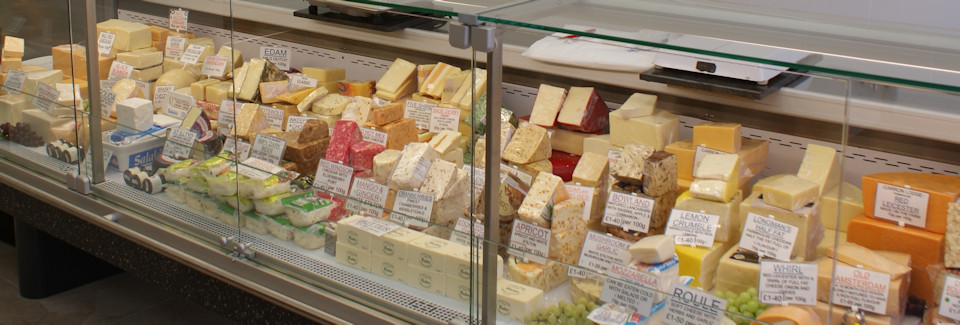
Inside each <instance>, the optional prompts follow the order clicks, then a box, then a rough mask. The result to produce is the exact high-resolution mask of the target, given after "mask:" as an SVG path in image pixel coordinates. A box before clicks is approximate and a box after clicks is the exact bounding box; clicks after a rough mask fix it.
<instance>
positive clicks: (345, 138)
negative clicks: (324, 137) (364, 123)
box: [324, 120, 363, 165]
mask: <svg viewBox="0 0 960 325" xmlns="http://www.w3.org/2000/svg"><path fill="white" fill-rule="evenodd" d="M360 141H363V136H362V135H361V134H360V127H359V126H357V122H354V121H347V120H339V121H337V122H336V124H335V125H334V128H333V134H331V135H330V146H329V147H328V148H327V154H326V156H325V157H324V159H326V160H329V161H333V162H339V163H341V164H346V165H350V148H351V147H353V145H354V144H356V143H358V142H360Z"/></svg>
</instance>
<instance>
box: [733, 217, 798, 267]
mask: <svg viewBox="0 0 960 325" xmlns="http://www.w3.org/2000/svg"><path fill="white" fill-rule="evenodd" d="M798 233H799V228H797V227H795V226H792V225H789V224H786V223H783V222H779V221H776V220H774V219H773V218H767V217H764V216H761V215H758V214H756V213H748V214H747V222H746V223H745V224H744V225H743V234H742V235H740V247H741V248H745V249H748V250H751V251H754V252H757V254H759V255H760V256H761V257H764V256H766V257H772V258H774V259H776V260H780V261H785V262H788V261H790V253H791V252H792V251H793V244H794V242H796V240H797V234H798Z"/></svg>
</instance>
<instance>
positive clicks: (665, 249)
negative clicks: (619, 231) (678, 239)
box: [630, 235, 675, 264]
mask: <svg viewBox="0 0 960 325" xmlns="http://www.w3.org/2000/svg"><path fill="white" fill-rule="evenodd" d="M673 242H674V239H673V236H668V235H655V236H648V237H645V238H643V239H641V240H638V241H637V242H636V243H633V245H630V256H631V257H632V258H633V261H637V262H640V263H645V264H659V263H663V262H666V261H667V260H669V259H671V258H673V255H674V254H675V252H674V244H673Z"/></svg>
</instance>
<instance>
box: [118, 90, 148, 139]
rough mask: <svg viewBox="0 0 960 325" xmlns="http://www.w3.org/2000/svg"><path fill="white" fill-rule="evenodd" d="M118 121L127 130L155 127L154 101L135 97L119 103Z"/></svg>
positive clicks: (142, 129) (140, 130)
mask: <svg viewBox="0 0 960 325" xmlns="http://www.w3.org/2000/svg"><path fill="white" fill-rule="evenodd" d="M117 123H118V124H119V127H120V130H121V131H125V132H130V133H137V132H143V131H146V130H149V129H150V128H151V127H153V101H151V100H147V99H143V98H137V97H134V98H129V99H126V100H124V101H121V102H119V103H117Z"/></svg>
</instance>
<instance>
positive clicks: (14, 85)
mask: <svg viewBox="0 0 960 325" xmlns="http://www.w3.org/2000/svg"><path fill="white" fill-rule="evenodd" d="M26 85H27V73H26V72H23V71H22V70H10V71H8V72H7V77H6V79H3V88H4V90H12V91H20V92H22V91H23V87H25V86H26Z"/></svg>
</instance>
